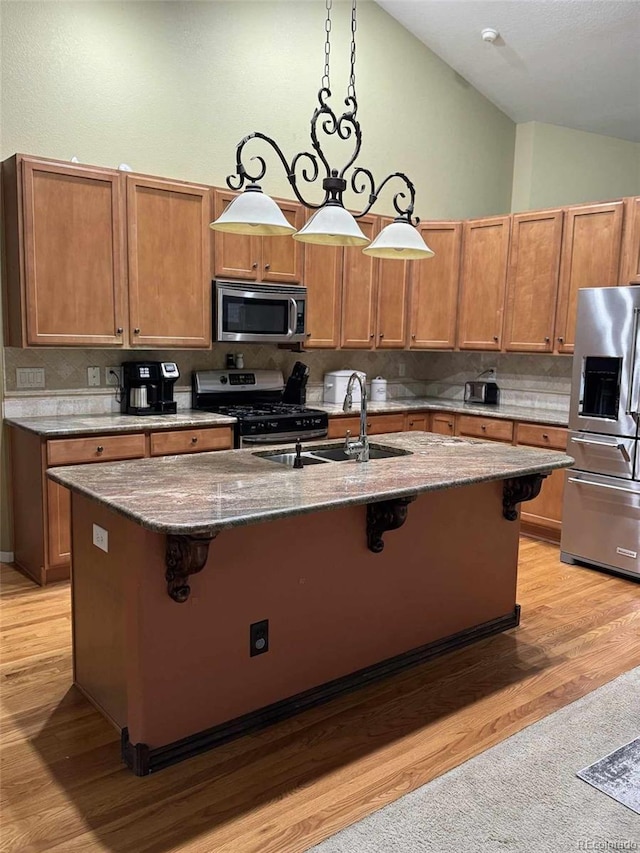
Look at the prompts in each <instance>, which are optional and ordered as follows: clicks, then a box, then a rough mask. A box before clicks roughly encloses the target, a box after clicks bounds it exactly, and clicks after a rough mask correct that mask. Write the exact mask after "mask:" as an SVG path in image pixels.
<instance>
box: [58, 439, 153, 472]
mask: <svg viewBox="0 0 640 853" xmlns="http://www.w3.org/2000/svg"><path fill="white" fill-rule="evenodd" d="M144 455H145V440H144V433H135V434H133V435H92V436H90V437H88V438H61V439H56V440H53V441H48V442H47V464H48V465H77V464H79V463H82V462H106V461H107V460H110V459H139V458H141V457H143V456H144Z"/></svg>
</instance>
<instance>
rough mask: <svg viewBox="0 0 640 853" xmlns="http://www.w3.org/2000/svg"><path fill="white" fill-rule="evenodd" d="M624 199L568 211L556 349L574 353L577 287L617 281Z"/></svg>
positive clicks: (605, 285)
mask: <svg viewBox="0 0 640 853" xmlns="http://www.w3.org/2000/svg"><path fill="white" fill-rule="evenodd" d="M622 213H623V202H621V201H616V202H612V203H610V204H591V205H583V206H581V207H571V208H569V209H568V210H566V211H565V220H564V221H565V224H564V235H563V238H562V259H561V262H560V286H559V290H558V313H557V316H556V349H557V351H558V352H573V348H574V344H575V331H576V311H577V303H578V289H579V288H581V287H615V286H616V285H617V284H618V270H619V266H620V249H621V240H622Z"/></svg>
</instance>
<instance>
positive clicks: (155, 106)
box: [0, 0, 515, 550]
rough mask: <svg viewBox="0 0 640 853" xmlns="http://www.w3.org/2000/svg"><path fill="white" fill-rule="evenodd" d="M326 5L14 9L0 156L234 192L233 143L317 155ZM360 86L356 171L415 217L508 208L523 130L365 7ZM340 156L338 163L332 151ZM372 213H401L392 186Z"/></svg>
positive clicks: (269, 187)
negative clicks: (407, 186) (255, 142)
mask: <svg viewBox="0 0 640 853" xmlns="http://www.w3.org/2000/svg"><path fill="white" fill-rule="evenodd" d="M324 9H325V3H324V0H307V2H299V0H296V2H294V0H290V2H287V0H280V2H269V0H264V2H262V0H255V2H243V0H231V2H158V3H156V2H106V3H103V2H77V3H65V2H39V3H30V2H12V0H3V2H2V3H0V24H1V38H2V44H1V47H2V81H1V86H2V88H1V99H2V100H1V108H2V138H1V140H0V144H1V149H0V155H1V157H2V159H4V158H5V157H8V156H10V155H12V154H14V153H15V152H16V151H19V152H23V153H27V154H36V155H40V156H46V157H54V158H60V159H63V160H67V159H70V158H71V157H72V156H76V157H78V158H79V160H80V161H81V162H83V163H93V164H96V165H103V166H110V167H115V166H118V165H119V164H120V163H122V162H124V163H128V164H129V165H130V166H132V167H133V168H134V169H135V170H136V171H142V172H148V173H152V174H157V175H163V176H167V177H175V178H181V179H184V180H192V181H202V182H205V183H208V184H214V185H221V184H223V183H224V179H225V178H226V176H227V174H228V173H229V172H230V171H232V169H233V166H234V153H235V146H236V144H237V143H238V142H239V140H240V139H241V138H242V137H243V136H245V135H246V134H247V133H250V132H252V131H254V130H261V131H263V132H264V133H266V134H268V135H270V136H273V137H274V138H276V140H277V141H278V142H279V143H280V145H281V146H282V147H283V149H284V152H285V154H286V155H288V156H289V157H291V156H292V155H293V154H294V153H296V152H297V151H299V150H303V149H307V148H308V147H309V145H310V142H309V136H308V132H309V120H310V117H311V113H312V111H313V109H314V108H315V106H316V103H317V101H316V97H317V92H318V89H319V86H320V78H321V75H322V70H323V59H324V45H323V42H324V15H325V12H324ZM349 13H350V3H345V2H343V0H338V2H334V10H333V31H332V51H331V77H332V87H333V91H334V92H335V93H336V94H337V95H338V96H339V97H335V98H334V109H336V111H341V110H342V100H341V99H342V97H343V95H344V93H345V90H346V83H347V72H348V56H349V50H348V41H349V35H350V21H349ZM356 89H357V94H358V99H359V111H358V116H359V119H360V121H361V123H362V129H363V139H364V143H363V147H362V153H361V155H360V158H359V161H358V162H359V164H360V165H364V166H367V167H368V168H370V169H371V170H372V171H373V173H374V175H376V176H377V177H378V179H380V178H382V177H384V176H386V175H387V174H388V173H389V172H393V171H405V172H406V173H407V174H408V175H409V176H410V177H411V179H412V180H413V181H414V183H415V185H416V189H417V203H416V213H417V214H418V216H420V217H421V218H423V219H431V218H433V219H441V218H450V217H451V218H462V217H467V216H482V215H485V214H492V213H502V212H504V211H505V210H508V209H509V200H510V196H511V180H512V171H513V150H514V140H515V125H514V123H513V122H512V121H511V120H510V119H509V118H507V117H506V116H505V115H504V114H503V113H502V112H500V110H498V108H497V107H495V106H494V105H493V104H491V103H490V102H489V101H488V100H487V99H486V98H484V97H483V96H482V95H480V94H479V93H478V92H477V91H476V90H475V89H473V88H472V87H471V86H470V85H469V84H468V83H467V82H466V81H465V80H463V79H462V78H461V77H459V76H458V75H457V74H456V73H455V72H454V71H453V70H452V69H451V68H450V67H449V66H448V65H446V64H445V63H444V62H442V61H441V60H440V59H438V58H437V57H436V56H435V55H434V54H433V53H431V52H430V51H429V50H428V49H427V48H426V47H425V46H424V45H423V44H422V43H420V42H419V41H418V40H417V39H415V38H414V37H413V36H411V35H410V34H409V33H408V32H407V31H406V30H404V29H403V28H402V27H401V26H400V25H399V24H398V23H397V22H396V21H395V20H394V19H393V18H391V17H389V16H388V15H387V14H386V13H385V12H384V11H383V10H382V9H381V8H380V7H379V6H377V5H375V4H374V3H372V2H367V0H361V2H360V4H359V8H358V30H357V63H356ZM342 144H343V145H344V143H342ZM342 150H343V151H344V149H342ZM329 151H330V152H334V153H335V154H336V156H335V158H334V157H332V156H331V154H330V160H331V161H332V163H333V162H334V159H335V162H336V163H338V157H339V152H336V148H335V146H333V145H332V146H330V147H329ZM256 152H258V148H256ZM261 153H264V149H261ZM345 157H346V155H345ZM263 183H264V188H265V190H266V191H267V192H270V193H272V194H281V195H286V196H290V195H291V192H290V190H289V187H288V183H287V181H286V179H285V177H284V174H283V172H282V170H281V168H280V166H279V164H278V163H276V162H275V161H272V162H271V163H270V170H269V174H268V179H266V180H265V181H264V182H263ZM315 198H316V199H317V198H318V196H317V195H316V196H315ZM352 200H353V199H352ZM376 211H379V212H381V213H392V212H393V211H392V203H391V192H390V191H389V192H387V194H386V196H385V195H383V196H382V197H381V199H380V202H379V203H378V205H377V206H376ZM0 343H1V342H0ZM3 452H4V453H6V447H5V448H4V449H3V448H2V447H0V455H1V454H2V453H3ZM6 476H7V466H6V464H3V465H2V474H1V477H0V489H1V492H0V499H1V500H2V510H1V511H0V550H10V536H9V526H10V525H9V520H8V509H7V507H8V491H7V484H6Z"/></svg>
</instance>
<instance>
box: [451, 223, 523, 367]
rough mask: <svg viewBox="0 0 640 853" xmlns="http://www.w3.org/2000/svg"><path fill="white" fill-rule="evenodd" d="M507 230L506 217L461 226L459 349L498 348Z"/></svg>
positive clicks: (507, 245) (506, 253)
mask: <svg viewBox="0 0 640 853" xmlns="http://www.w3.org/2000/svg"><path fill="white" fill-rule="evenodd" d="M509 226H510V217H509V216H495V217H491V218H489V219H470V220H468V221H467V222H465V223H464V226H463V233H462V272H461V278H460V303H459V320H458V346H459V347H460V349H475V350H499V349H500V347H501V334H502V320H503V313H504V299H505V286H506V279H507V260H508V255H509Z"/></svg>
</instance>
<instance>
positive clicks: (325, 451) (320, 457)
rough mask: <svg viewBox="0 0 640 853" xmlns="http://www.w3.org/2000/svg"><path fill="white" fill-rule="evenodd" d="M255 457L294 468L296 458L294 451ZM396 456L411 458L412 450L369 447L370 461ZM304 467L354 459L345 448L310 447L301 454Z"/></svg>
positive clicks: (266, 452) (256, 454) (333, 446)
mask: <svg viewBox="0 0 640 853" xmlns="http://www.w3.org/2000/svg"><path fill="white" fill-rule="evenodd" d="M254 456H259V457H260V458H261V459H268V460H269V462H279V463H280V464H281V465H288V466H289V468H293V463H294V461H295V458H296V454H295V451H294V450H289V449H287V450H267V451H261V452H259V453H254ZM394 456H411V451H410V450H401V449H400V448H398V447H383V446H382V445H381V444H370V445H369V460H370V461H372V460H374V459H392V458H393V457H394ZM300 458H301V459H302V465H303V466H304V467H306V466H307V465H318V464H321V463H323V462H350V461H353V457H352V456H349V455H348V454H347V453H345V451H344V447H341V446H336V445H331V446H329V447H327V446H326V445H325V446H322V447H309V448H307V449H306V450H303V451H302V453H301V454H300Z"/></svg>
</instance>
